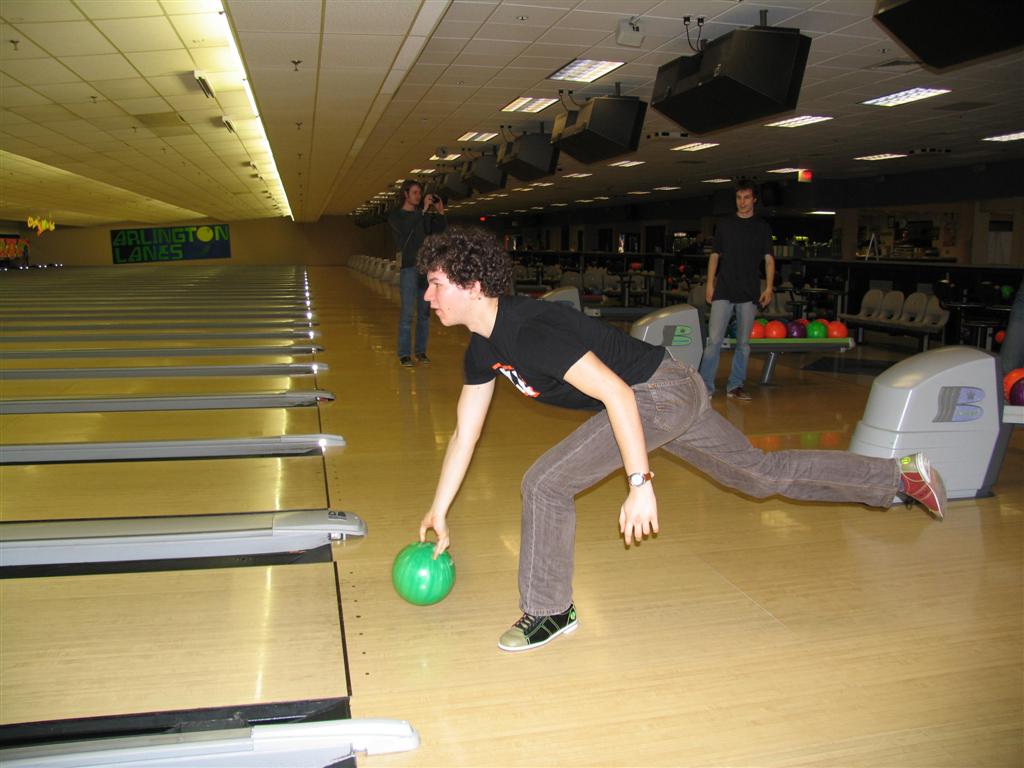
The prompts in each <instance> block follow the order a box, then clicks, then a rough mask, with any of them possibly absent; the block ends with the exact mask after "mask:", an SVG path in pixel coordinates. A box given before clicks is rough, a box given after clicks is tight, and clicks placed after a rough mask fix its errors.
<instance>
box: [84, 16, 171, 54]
mask: <svg viewBox="0 0 1024 768" xmlns="http://www.w3.org/2000/svg"><path fill="white" fill-rule="evenodd" d="M96 26H97V27H99V29H100V31H101V32H103V34H105V35H106V36H107V37H109V38H110V40H111V41H112V42H113V43H114V45H116V46H117V47H118V48H119V49H120V50H121V51H123V52H125V53H131V52H135V51H164V50H173V49H175V48H181V47H182V42H181V40H180V39H179V38H178V35H177V33H176V32H175V31H174V27H172V26H171V23H170V22H169V21H168V20H167V19H166V18H165V17H162V16H160V17H154V16H150V17H145V18H136V19H102V20H99V21H97V22H96Z"/></svg>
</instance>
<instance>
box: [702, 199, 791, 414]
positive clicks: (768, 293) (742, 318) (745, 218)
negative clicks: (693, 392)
mask: <svg viewBox="0 0 1024 768" xmlns="http://www.w3.org/2000/svg"><path fill="white" fill-rule="evenodd" d="M755 200H756V197H755V195H754V187H753V185H752V184H750V183H749V182H740V184H738V185H737V187H736V215H735V216H727V217H725V218H723V219H722V220H721V221H719V222H718V229H717V231H716V232H715V250H714V251H712V253H711V259H710V260H709V261H708V283H707V287H706V289H705V290H706V294H707V300H708V304H710V305H711V319H710V320H709V322H708V343H707V345H706V346H705V348H704V357H703V359H702V360H701V363H700V375H701V377H702V378H703V379H704V383H705V384H706V385H707V388H708V392H709V393H711V394H714V392H715V372H716V371H717V370H718V356H719V355H720V354H721V351H722V340H723V339H724V338H725V329H726V328H727V327H728V325H729V320H730V318H731V317H732V315H733V310H735V312H736V347H735V349H734V350H733V353H732V369H731V370H730V372H729V383H728V384H727V385H726V388H725V391H726V393H727V394H728V396H729V397H732V398H736V399H737V400H750V395H749V394H747V391H746V390H745V389H743V382H745V381H746V380H747V361H748V360H749V358H750V329H751V328H752V327H753V326H754V316H755V315H756V314H757V306H756V305H755V302H756V303H757V304H759V305H760V306H762V307H763V306H767V305H768V303H769V302H770V301H771V300H772V282H773V281H774V279H775V259H774V258H772V236H771V230H770V229H769V228H768V222H766V221H765V220H764V219H762V218H761V217H760V216H755V215H754V201H755ZM762 258H763V259H764V266H765V275H766V279H767V287H766V288H765V289H764V291H762V290H761V274H760V271H759V270H758V265H759V264H760V263H761V259H762Z"/></svg>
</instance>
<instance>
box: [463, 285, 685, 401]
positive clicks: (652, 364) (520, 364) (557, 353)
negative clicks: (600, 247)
mask: <svg viewBox="0 0 1024 768" xmlns="http://www.w3.org/2000/svg"><path fill="white" fill-rule="evenodd" d="M587 352H593V353H594V354H595V355H597V357H598V359H600V360H601V362H603V363H604V364H605V365H607V366H608V367H609V368H611V369H612V371H614V372H615V374H616V375H618V376H619V378H621V379H622V380H623V381H625V382H626V383H627V384H629V385H630V386H632V385H634V384H639V383H641V382H644V381H647V380H648V379H649V378H651V376H653V375H654V372H655V371H656V370H657V368H658V366H659V365H660V364H661V361H662V359H664V357H665V350H664V349H662V348H661V347H655V346H653V345H651V344H648V343H647V342H645V341H640V340H639V339H634V338H633V337H632V336H629V335H628V334H626V333H624V332H622V331H621V330H619V329H617V328H613V327H612V326H610V325H608V324H607V323H604V322H602V321H601V320H597V319H595V318H593V317H588V316H587V315H585V314H583V313H582V312H579V311H577V310H575V309H573V308H572V307H568V306H565V305H564V304H556V303H554V302H549V301H538V300H536V299H531V298H528V297H526V296H501V297H500V298H499V299H498V317H497V319H496V320H495V322H494V330H493V331H492V332H491V336H490V338H484V337H483V336H479V335H477V334H475V333H474V334H473V335H472V336H471V337H470V340H469V346H468V347H467V348H466V356H465V359H464V363H463V365H464V368H465V381H466V383H467V384H486V383H487V382H488V381H491V380H492V379H494V378H495V377H496V376H497V375H498V374H499V373H500V374H502V375H504V376H505V377H506V378H507V379H508V380H509V381H511V382H512V383H513V384H515V386H516V389H518V390H519V391H520V392H522V393H523V394H524V395H526V396H527V397H535V398H537V400H539V401H540V402H542V403H549V404H551V405H559V406H562V407H564V408H575V409H578V410H587V411H597V410H601V409H602V408H604V404H603V403H601V402H600V401H599V400H595V399H594V398H592V397H589V396H587V395H585V394H583V393H582V392H580V391H579V390H578V389H576V388H575V387H573V386H572V385H571V384H568V383H566V381H565V372H566V371H568V370H569V369H570V368H571V367H572V366H573V365H574V364H575V363H576V362H577V361H578V360H579V359H580V358H581V357H583V356H584V355H585V354H586V353H587Z"/></svg>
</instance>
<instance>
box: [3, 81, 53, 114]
mask: <svg viewBox="0 0 1024 768" xmlns="http://www.w3.org/2000/svg"><path fill="white" fill-rule="evenodd" d="M49 103H50V100H49V99H48V98H46V97H45V96H43V94H41V93H39V92H37V91H34V90H32V89H31V88H23V87H21V86H20V85H19V86H4V89H3V105H4V107H5V108H8V109H9V108H11V107H27V106H30V105H33V104H49Z"/></svg>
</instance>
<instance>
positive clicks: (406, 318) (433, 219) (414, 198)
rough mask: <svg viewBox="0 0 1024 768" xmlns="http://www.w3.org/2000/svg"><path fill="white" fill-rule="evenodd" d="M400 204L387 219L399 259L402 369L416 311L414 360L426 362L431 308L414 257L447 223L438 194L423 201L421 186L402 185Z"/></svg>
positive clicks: (408, 353)
mask: <svg viewBox="0 0 1024 768" xmlns="http://www.w3.org/2000/svg"><path fill="white" fill-rule="evenodd" d="M400 194H401V196H402V205H401V207H399V208H396V209H395V210H393V211H392V212H391V214H390V215H389V216H388V224H389V225H390V226H391V236H392V237H393V238H394V240H395V248H396V249H397V250H398V254H397V257H398V259H399V260H400V262H401V263H400V270H401V271H400V272H399V284H398V287H399V295H400V296H401V301H402V308H401V313H400V314H399V318H398V361H399V362H400V363H401V364H402V365H403V366H405V367H407V368H409V367H412V365H413V360H412V354H411V353H412V315H413V308H415V309H416V360H417V361H419V362H420V363H429V362H430V358H429V357H427V334H428V332H429V330H430V305H429V304H427V302H426V301H424V300H423V291H424V290H426V287H427V284H426V279H425V278H424V277H423V275H420V274H419V273H418V272H417V271H416V254H417V253H418V252H419V250H420V246H421V245H423V240H424V238H425V237H426V236H427V235H430V234H433V233H436V232H444V229H445V226H446V225H447V220H446V219H445V217H444V203H443V202H442V201H441V198H440V197H438V196H437V195H427V196H426V199H424V198H423V185H422V184H420V183H419V182H418V181H413V180H412V179H406V180H405V181H404V182H402V190H401V193H400Z"/></svg>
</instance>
